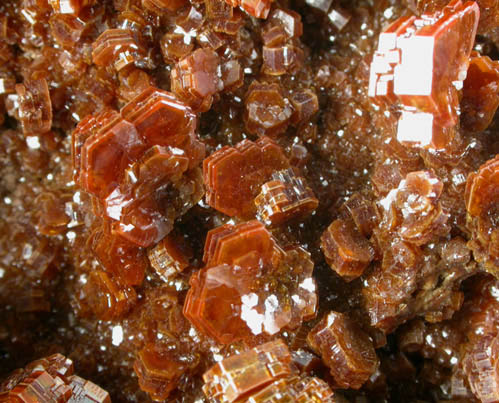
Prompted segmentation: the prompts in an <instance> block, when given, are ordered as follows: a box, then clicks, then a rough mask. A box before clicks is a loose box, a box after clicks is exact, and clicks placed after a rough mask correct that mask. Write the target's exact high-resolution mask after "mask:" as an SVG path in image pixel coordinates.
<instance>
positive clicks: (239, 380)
mask: <svg viewBox="0 0 499 403" xmlns="http://www.w3.org/2000/svg"><path fill="white" fill-rule="evenodd" d="M203 379H204V381H205V385H204V386H203V391H204V393H205V394H206V396H207V397H208V398H212V399H216V400H217V401H220V402H227V403H230V402H236V401H242V399H244V400H245V401H247V402H251V403H263V402H289V401H292V402H297V403H305V402H334V401H335V400H334V396H333V392H331V390H330V389H329V386H327V384H326V383H325V382H324V381H322V380H320V379H318V378H312V377H306V376H299V374H298V371H297V370H296V368H295V367H294V366H293V363H292V357H291V353H290V351H289V350H288V347H287V346H286V344H285V343H284V342H283V341H282V340H280V339H277V340H275V341H271V342H269V343H266V344H262V345H260V346H258V347H255V348H253V349H252V350H249V351H246V352H243V353H241V354H238V355H233V356H231V357H229V358H226V359H225V360H223V361H221V362H220V363H218V364H216V365H215V366H213V367H212V368H211V369H209V370H208V371H207V372H205V374H204V375H203Z"/></svg>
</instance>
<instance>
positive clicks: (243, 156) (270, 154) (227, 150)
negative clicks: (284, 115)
mask: <svg viewBox="0 0 499 403" xmlns="http://www.w3.org/2000/svg"><path fill="white" fill-rule="evenodd" d="M288 167H289V161H288V159H287V158H286V156H285V154H284V151H283V150H282V148H281V147H280V146H278V145H277V144H276V143H274V142H273V141H272V140H271V139H269V138H268V137H262V138H261V139H259V140H258V141H256V142H255V143H254V142H252V141H250V140H243V141H242V142H240V143H238V144H237V145H236V146H235V147H228V146H226V147H223V148H221V149H220V150H218V151H216V152H214V153H213V154H211V155H210V156H209V157H208V158H206V159H205V160H204V162H203V176H204V183H205V186H206V202H207V203H208V204H209V205H210V206H212V207H213V208H215V209H217V210H218V211H221V212H222V213H224V214H227V215H229V216H238V217H245V218H249V217H252V216H254V214H255V210H256V208H255V205H254V199H255V197H256V196H257V195H258V192H259V191H260V186H262V185H263V184H264V183H265V182H267V181H268V180H269V179H270V178H271V176H272V173H273V172H275V171H280V170H282V169H286V168H288Z"/></svg>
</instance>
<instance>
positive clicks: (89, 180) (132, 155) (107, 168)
mask: <svg viewBox="0 0 499 403" xmlns="http://www.w3.org/2000/svg"><path fill="white" fill-rule="evenodd" d="M83 136H84V135H83ZM76 142H78V140H75V143H76ZM145 147H146V145H145V144H144V141H143V139H142V138H141V137H140V136H139V133H138V132H137V130H136V128H135V127H134V126H133V125H132V124H131V123H130V122H127V121H126V120H124V119H121V118H119V117H118V116H116V118H115V119H114V120H112V121H111V122H110V123H109V124H108V125H104V126H103V127H102V128H101V129H100V130H99V131H97V132H96V133H95V134H93V135H90V136H89V137H88V138H87V139H86V140H85V143H84V144H83V146H82V148H81V157H80V158H81V171H80V176H79V178H78V182H79V184H80V186H82V187H83V188H84V189H85V190H86V191H87V192H90V193H92V194H94V195H96V196H97V197H100V198H102V197H106V196H107V195H109V193H111V192H112V190H113V189H114V188H116V186H117V185H118V184H119V182H120V180H121V176H122V175H123V171H124V170H125V168H126V167H127V166H128V165H129V164H130V163H132V162H133V161H134V160H136V159H137V158H138V157H139V155H140V154H141V153H143V152H144V149H145Z"/></svg>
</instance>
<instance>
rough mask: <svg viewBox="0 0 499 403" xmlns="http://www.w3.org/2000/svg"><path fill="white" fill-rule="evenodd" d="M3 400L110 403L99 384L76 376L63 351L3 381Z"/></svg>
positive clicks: (14, 373) (18, 371)
mask: <svg viewBox="0 0 499 403" xmlns="http://www.w3.org/2000/svg"><path fill="white" fill-rule="evenodd" d="M0 401H2V402H6V403H7V402H12V403H14V402H26V403H35V402H40V403H45V402H47V403H48V402H61V403H65V402H68V403H77V402H95V403H110V402H111V399H110V397H109V394H108V393H107V392H106V391H105V390H103V389H101V388H100V387H99V386H97V385H96V384H94V383H92V382H90V381H87V380H85V379H83V378H80V377H79V376H77V375H73V362H72V361H71V360H70V359H68V358H66V357H64V356H63V355H61V354H54V355H51V356H49V357H46V358H42V359H39V360H37V361H33V362H31V363H29V364H28V365H27V366H26V368H24V369H19V370H17V371H15V372H13V373H12V374H11V376H10V377H9V378H7V379H6V380H5V381H4V382H2V384H0Z"/></svg>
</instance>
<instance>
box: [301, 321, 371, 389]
mask: <svg viewBox="0 0 499 403" xmlns="http://www.w3.org/2000/svg"><path fill="white" fill-rule="evenodd" d="M307 342H308V344H309V345H310V347H312V348H313V349H314V351H316V352H317V353H319V354H320V355H321V356H322V359H323V360H324V362H325V363H326V365H327V366H328V367H329V368H330V370H331V375H332V376H333V378H334V381H335V383H336V384H337V386H338V387H340V388H353V389H359V388H360V387H361V386H362V384H363V383H364V382H366V381H367V380H368V379H369V377H370V376H371V375H372V374H373V373H374V372H375V371H376V369H377V367H378V365H379V360H378V357H376V353H375V351H374V347H373V344H372V341H371V340H370V339H369V336H368V335H367V334H366V333H364V331H363V330H362V329H361V328H360V327H359V326H358V325H357V324H356V323H355V322H354V321H353V320H352V319H350V318H349V317H348V316H346V315H345V314H342V313H339V312H330V313H328V314H327V315H326V316H324V318H322V320H321V321H320V322H319V323H318V324H317V325H316V326H315V327H314V328H313V329H312V330H311V332H310V333H309V334H308V336H307Z"/></svg>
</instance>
